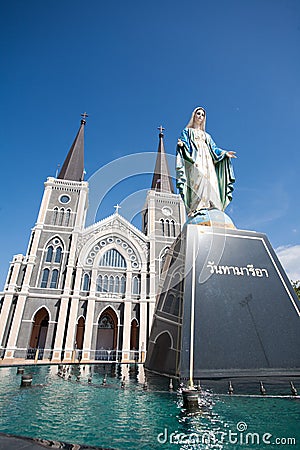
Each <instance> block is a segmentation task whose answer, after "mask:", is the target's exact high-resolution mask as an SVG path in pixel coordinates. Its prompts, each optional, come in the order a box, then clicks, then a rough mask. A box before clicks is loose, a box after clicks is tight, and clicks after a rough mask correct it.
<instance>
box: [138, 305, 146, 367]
mask: <svg viewBox="0 0 300 450" xmlns="http://www.w3.org/2000/svg"><path fill="white" fill-rule="evenodd" d="M139 325H140V326H139V332H140V335H139V343H140V361H141V362H144V361H145V356H146V346H147V302H146V301H145V300H144V301H143V300H141V302H140V324H139Z"/></svg>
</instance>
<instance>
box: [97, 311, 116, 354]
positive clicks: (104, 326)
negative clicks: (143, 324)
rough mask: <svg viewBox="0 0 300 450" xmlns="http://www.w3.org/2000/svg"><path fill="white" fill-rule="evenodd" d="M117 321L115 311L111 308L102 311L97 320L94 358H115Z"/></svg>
mask: <svg viewBox="0 0 300 450" xmlns="http://www.w3.org/2000/svg"><path fill="white" fill-rule="evenodd" d="M117 323H118V321H117V316H116V313H115V312H114V311H113V310H112V309H111V308H107V309H106V310H105V311H103V313H102V314H101V316H100V318H99V321H98V331H97V344H96V359H98V360H99V359H100V360H101V359H102V360H106V361H115V360H116V351H115V350H116V348H117V329H118V327H117Z"/></svg>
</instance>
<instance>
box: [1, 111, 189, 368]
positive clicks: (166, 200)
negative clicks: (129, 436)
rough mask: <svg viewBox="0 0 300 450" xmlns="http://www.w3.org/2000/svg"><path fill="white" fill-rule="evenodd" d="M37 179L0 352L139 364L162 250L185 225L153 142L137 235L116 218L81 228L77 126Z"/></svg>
mask: <svg viewBox="0 0 300 450" xmlns="http://www.w3.org/2000/svg"><path fill="white" fill-rule="evenodd" d="M85 124H86V122H85V118H83V119H82V120H81V124H80V128H79V131H78V133H77V136H76V138H75V140H74V142H73V145H72V146H71V149H70V151H69V153H68V155H67V157H66V159H65V162H64V164H63V166H62V168H61V171H60V173H59V175H58V176H57V178H53V177H50V178H48V179H47V181H46V182H45V189H44V195H43V198H42V202H41V206H40V210H39V213H38V218H37V222H36V224H35V226H34V227H33V229H32V233H31V237H30V241H29V245H28V249H27V253H26V255H21V254H18V255H15V256H14V258H13V261H12V262H11V264H10V268H9V271H8V275H7V279H6V283H5V286H4V290H3V292H2V293H1V300H0V356H1V358H2V359H3V360H4V361H7V362H9V361H11V360H19V359H35V360H37V359H39V360H46V361H52V362H60V361H64V362H72V361H76V360H81V361H82V362H84V361H86V362H90V361H116V362H129V361H139V362H143V360H144V358H145V352H146V350H147V342H148V337H149V333H150V328H151V323H152V318H153V313H154V306H155V298H156V291H157V288H158V283H159V278H160V272H161V268H162V264H163V261H164V258H165V255H166V252H167V250H168V248H169V247H170V246H171V245H172V243H173V242H174V240H175V237H176V236H177V235H178V234H179V232H180V231H181V228H182V225H183V224H184V222H185V208H184V205H183V203H182V201H181V198H180V196H179V195H178V194H176V193H175V192H174V189H173V184H172V180H171V177H170V173H169V168H168V163H167V159H166V154H165V150H164V135H163V132H162V129H160V134H159V145H158V152H157V159H156V165H155V169H154V173H153V180H152V186H151V188H150V189H149V191H148V193H147V197H146V199H145V207H144V209H143V211H142V212H141V214H142V229H141V230H139V229H138V228H136V227H135V226H133V225H132V224H131V223H130V222H129V221H127V220H126V219H125V218H124V217H122V215H121V214H119V212H118V208H117V209H116V212H115V213H114V214H112V215H111V216H109V217H107V218H105V219H103V220H101V221H99V222H97V223H95V224H93V225H91V226H89V227H86V226H85V219H86V214H87V208H88V196H89V185H88V182H87V181H84V180H83V173H84V157H83V156H84V128H85Z"/></svg>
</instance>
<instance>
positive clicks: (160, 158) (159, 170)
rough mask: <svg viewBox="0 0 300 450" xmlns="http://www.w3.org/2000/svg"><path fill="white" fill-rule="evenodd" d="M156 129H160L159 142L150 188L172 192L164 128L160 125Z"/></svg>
mask: <svg viewBox="0 0 300 450" xmlns="http://www.w3.org/2000/svg"><path fill="white" fill-rule="evenodd" d="M158 129H159V130H160V133H159V144H158V151H157V157H156V163H155V169H154V174H153V178H152V185H151V189H154V190H155V191H160V192H168V193H170V194H174V193H175V192H174V187H173V182H172V178H171V176H170V171H169V165H168V161H167V155H166V152H165V147H164V133H163V130H164V128H163V127H162V126H160V127H159V128H158Z"/></svg>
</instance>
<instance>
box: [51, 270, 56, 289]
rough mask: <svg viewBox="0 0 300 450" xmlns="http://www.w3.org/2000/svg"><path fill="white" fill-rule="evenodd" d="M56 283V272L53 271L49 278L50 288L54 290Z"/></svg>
mask: <svg viewBox="0 0 300 450" xmlns="http://www.w3.org/2000/svg"><path fill="white" fill-rule="evenodd" d="M57 282H58V270H57V269H54V270H53V271H52V276H51V282H50V288H51V289H56V288H57Z"/></svg>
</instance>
